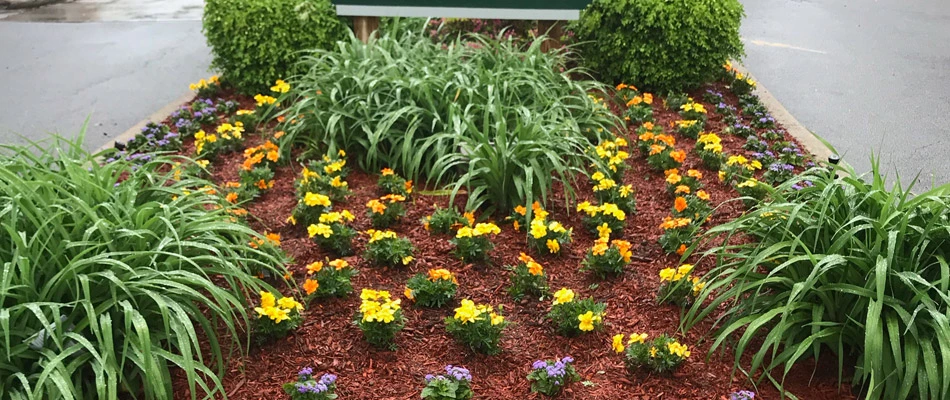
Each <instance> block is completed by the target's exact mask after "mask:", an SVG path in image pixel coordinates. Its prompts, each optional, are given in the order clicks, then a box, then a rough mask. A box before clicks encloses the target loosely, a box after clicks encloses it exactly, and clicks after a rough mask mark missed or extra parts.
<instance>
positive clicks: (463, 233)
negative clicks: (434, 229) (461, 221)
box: [455, 226, 473, 238]
mask: <svg viewBox="0 0 950 400" xmlns="http://www.w3.org/2000/svg"><path fill="white" fill-rule="evenodd" d="M472 233H473V229H472V228H469V227H467V226H463V227H461V228H459V230H458V232H455V237H457V238H466V237H472Z"/></svg>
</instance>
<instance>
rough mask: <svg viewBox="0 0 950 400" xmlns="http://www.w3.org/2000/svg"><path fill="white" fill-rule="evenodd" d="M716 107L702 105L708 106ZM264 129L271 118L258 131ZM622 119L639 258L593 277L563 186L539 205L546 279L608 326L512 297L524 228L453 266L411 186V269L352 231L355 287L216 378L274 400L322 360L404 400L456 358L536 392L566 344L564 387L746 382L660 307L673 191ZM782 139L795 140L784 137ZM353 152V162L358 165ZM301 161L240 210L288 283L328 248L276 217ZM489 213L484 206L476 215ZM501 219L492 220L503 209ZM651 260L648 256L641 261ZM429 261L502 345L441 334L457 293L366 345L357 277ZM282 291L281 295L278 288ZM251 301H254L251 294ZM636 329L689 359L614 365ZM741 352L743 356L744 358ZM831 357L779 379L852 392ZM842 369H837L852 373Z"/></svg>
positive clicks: (571, 392) (254, 140) (361, 177)
mask: <svg viewBox="0 0 950 400" xmlns="http://www.w3.org/2000/svg"><path fill="white" fill-rule="evenodd" d="M712 87H713V88H715V89H718V90H719V91H720V92H722V93H723V95H724V96H725V97H726V101H727V102H728V103H730V104H732V105H736V104H737V101H736V98H735V96H733V95H732V94H731V93H729V91H728V90H727V89H726V88H725V87H722V86H721V85H714V86H712ZM701 94H702V91H697V92H695V93H693V97H694V99H696V101H701V97H702V96H701ZM225 97H226V98H230V99H234V100H238V101H240V102H241V103H242V106H243V107H245V108H249V107H252V106H253V104H252V101H250V99H248V98H246V97H240V96H236V95H233V94H230V93H228V94H226V95H225ZM704 105H705V106H706V108H707V109H709V110H713V107H712V105H710V104H704ZM655 108H656V111H655V115H656V117H657V118H656V119H657V124H658V125H661V126H663V127H664V129H665V130H667V131H670V128H669V123H670V121H673V120H675V119H678V116H677V115H676V114H675V113H674V112H671V111H668V110H665V109H663V107H662V105H660V104H659V103H657V104H656V105H655ZM709 117H710V118H709V119H710V121H709V122H708V125H707V131H711V132H721V131H722V128H723V127H724V124H723V123H722V122H721V119H720V117H719V116H718V115H717V114H715V113H714V112H713V111H710V113H709ZM264 131H268V130H266V129H265V130H264ZM633 131H634V128H633V127H631V128H630V130H629V132H628V133H629V135H628V140H629V141H630V143H631V150H630V153H631V159H630V160H629V161H628V162H629V164H630V165H631V169H630V170H629V171H628V172H627V173H626V177H625V179H624V184H630V183H632V184H633V186H634V188H636V190H637V193H636V197H637V213H636V215H633V216H628V223H627V229H626V231H625V238H626V239H627V240H629V241H631V243H633V244H634V251H635V256H636V257H635V260H634V262H633V263H632V264H631V265H630V267H629V268H628V270H627V272H626V273H625V274H624V275H623V276H620V277H617V278H613V279H609V280H603V281H601V280H598V279H596V278H594V277H592V276H591V275H590V274H587V273H581V272H579V271H578V268H580V263H581V260H582V259H583V257H584V254H585V252H586V251H587V249H588V248H590V247H591V246H592V245H593V242H594V239H595V237H594V236H593V235H590V234H589V233H587V232H586V231H585V230H584V229H583V227H582V225H581V221H580V216H579V215H578V214H577V213H575V212H573V210H564V209H563V207H562V206H560V205H563V204H564V202H563V194H562V193H561V192H560V191H559V190H557V188H556V189H555V190H554V191H553V192H554V193H555V195H554V200H553V201H552V202H551V206H549V211H551V216H550V218H553V219H554V220H557V221H561V222H562V223H564V224H565V225H566V226H569V227H574V243H573V245H572V246H571V247H570V251H569V252H567V253H566V254H564V255H562V256H561V257H560V258H552V257H547V256H538V257H536V258H537V259H538V261H539V262H541V263H542V264H543V265H544V267H545V268H546V271H547V273H548V275H549V277H550V281H549V283H550V286H551V288H552V290H556V289H558V288H560V287H569V288H572V289H574V290H575V291H576V292H577V293H578V295H579V296H583V297H586V296H593V297H594V298H595V299H596V300H598V301H605V302H607V303H608V307H607V314H606V316H605V322H606V329H604V330H603V331H600V332H595V333H591V334H587V335H584V336H581V337H578V338H564V337H560V336H558V335H557V334H555V333H554V330H553V327H552V325H551V324H550V323H549V322H548V321H546V320H545V319H544V316H545V314H546V313H547V310H548V306H549V302H548V301H545V302H538V301H537V300H524V301H521V302H514V301H513V300H512V299H511V297H509V296H508V295H507V293H506V288H507V285H508V274H507V272H506V271H505V270H504V269H503V268H502V266H503V265H506V264H515V263H516V262H517V257H518V254H519V253H520V252H527V251H528V250H527V247H526V241H525V237H524V233H523V232H521V233H519V232H515V231H514V230H513V229H512V228H511V226H510V225H505V224H501V223H502V222H503V221H500V220H499V221H498V222H499V224H500V225H501V226H502V233H501V235H499V236H498V237H497V238H496V239H495V240H494V242H495V244H496V248H495V251H494V252H493V260H492V261H493V265H492V266H488V267H476V266H472V265H463V264H462V263H461V262H460V261H458V260H457V259H455V258H454V257H452V256H451V255H449V254H448V253H449V251H450V250H451V248H452V246H451V245H450V244H449V237H437V236H431V235H429V233H428V232H426V231H425V230H424V229H423V228H422V224H421V223H420V222H419V221H420V220H421V219H422V218H423V217H425V216H426V215H428V214H430V213H431V212H432V210H433V206H432V205H433V204H439V205H440V206H442V207H445V206H446V204H447V202H448V199H447V198H446V197H432V196H423V195H418V194H417V195H415V196H414V197H413V199H412V204H411V205H409V207H408V213H407V215H406V217H405V219H404V220H403V221H402V222H401V223H399V224H397V225H396V226H394V227H393V228H392V229H393V230H395V231H396V232H398V233H399V235H400V236H401V237H407V238H409V239H411V240H412V243H413V244H414V245H415V246H416V248H417V250H416V253H415V257H416V260H417V261H416V262H415V263H413V264H412V265H411V266H409V267H407V268H401V269H382V268H378V267H373V266H370V265H369V264H368V263H366V262H364V261H363V260H362V259H361V258H360V257H359V256H358V254H360V253H361V251H362V248H363V246H364V245H365V242H366V237H365V235H364V236H361V237H360V238H358V240H357V243H356V254H357V256H353V257H347V258H346V260H347V261H349V263H350V264H351V265H354V266H355V267H356V268H357V269H358V270H359V275H357V276H356V277H355V278H354V280H353V286H354V288H355V290H356V293H354V294H353V295H350V296H348V297H347V298H344V299H334V300H318V301H315V302H314V303H312V304H311V305H310V306H309V307H308V309H307V310H306V312H305V323H304V325H303V326H302V327H301V328H300V329H299V330H298V331H296V332H295V333H293V334H291V335H290V336H288V337H287V338H285V339H282V340H280V341H278V342H276V343H272V344H268V345H265V346H262V347H253V348H251V349H250V350H249V354H248V355H247V356H235V357H233V358H232V359H231V360H230V362H229V364H228V366H227V371H228V372H227V374H226V375H225V377H224V386H225V388H226V389H225V390H226V392H227V394H228V395H229V397H231V398H234V399H277V398H286V395H284V394H283V392H282V390H281V385H282V384H283V383H286V382H290V381H292V380H294V379H295V378H296V373H297V371H298V370H299V369H301V368H303V367H308V366H309V367H313V369H314V371H315V374H316V375H319V374H322V373H325V372H331V373H334V374H337V375H339V381H338V382H337V384H338V390H337V393H338V394H339V395H340V396H341V398H342V399H413V398H419V393H420V391H421V388H422V386H423V377H424V376H425V375H426V374H430V373H438V372H439V371H441V370H442V369H443V367H444V366H445V365H446V364H453V365H462V366H465V367H467V368H469V369H470V370H471V371H472V375H473V377H474V380H473V386H474V390H475V393H476V398H480V399H482V398H483V399H535V398H541V397H540V396H538V395H532V394H531V393H530V390H529V383H528V381H527V380H526V379H525V376H526V375H527V373H528V372H529V369H530V365H531V363H532V362H533V361H534V360H536V359H544V358H553V357H561V356H566V355H571V356H573V357H574V358H575V359H576V362H575V365H576V368H577V370H578V372H579V373H580V374H581V376H582V379H583V380H588V381H590V382H593V385H591V386H585V385H582V384H580V383H575V384H573V385H572V386H570V387H569V388H568V389H567V390H566V391H565V393H564V394H563V395H562V397H563V398H566V399H703V400H710V399H712V400H716V399H720V398H725V396H727V395H728V393H730V392H732V391H737V390H742V389H751V383H750V382H749V380H748V379H747V378H745V377H744V376H743V375H742V374H741V373H740V372H738V371H736V376H733V375H732V373H733V359H732V353H731V352H728V351H727V352H726V354H725V355H724V356H723V355H720V354H721V353H719V352H717V353H715V355H714V356H713V357H712V358H710V359H706V353H707V351H708V350H709V347H710V344H711V343H710V342H708V341H704V340H702V339H703V336H704V334H707V333H708V332H709V330H710V329H711V323H709V322H706V323H703V324H702V325H700V326H697V327H695V328H694V329H692V330H691V331H689V332H687V333H686V334H685V335H680V334H679V332H678V327H679V322H680V309H679V308H678V307H676V306H673V305H658V304H657V302H656V292H657V289H658V287H659V284H660V282H659V277H658V272H659V271H660V269H662V268H665V267H670V266H676V265H678V259H679V257H678V256H676V255H666V254H665V253H664V251H663V250H662V249H661V248H660V247H659V245H658V244H657V238H658V237H659V235H660V233H661V232H660V229H659V228H658V227H659V225H660V222H661V220H662V219H663V217H664V216H667V215H669V214H670V210H671V207H672V199H671V198H670V196H669V195H668V194H667V193H666V189H665V181H664V177H663V174H662V173H661V172H656V171H653V170H651V169H649V167H648V166H647V165H646V162H645V161H644V160H643V159H642V158H641V157H640V155H639V152H638V151H636V148H635V147H633V145H634V143H635V141H636V137H635V135H634V134H632V132H633ZM720 136H721V137H722V143H723V147H724V148H725V152H727V153H729V154H737V153H743V154H746V155H748V152H746V151H744V150H742V149H741V146H742V145H743V144H744V140H743V139H740V138H737V137H735V136H730V135H724V134H721V135H720ZM676 137H677V142H678V143H677V148H679V149H686V150H687V153H688V154H689V156H688V157H687V160H686V164H685V165H684V169H685V168H696V169H699V170H701V171H703V173H704V175H705V176H704V177H703V179H702V181H703V184H704V185H705V190H706V191H707V192H709V194H710V195H711V197H712V200H711V204H713V205H718V204H720V203H722V202H724V201H727V200H729V199H732V198H734V197H736V196H737V194H736V193H735V192H734V191H733V190H732V189H731V188H730V187H728V186H725V185H723V184H721V183H719V181H718V179H717V176H716V171H709V170H706V169H705V168H704V167H703V166H702V165H701V162H700V160H699V158H698V157H697V156H695V154H694V153H693V150H692V149H693V146H694V145H695V141H693V140H691V139H686V138H683V137H681V136H679V135H676ZM787 139H788V140H792V139H791V138H790V137H789V138H787ZM261 141H263V139H262V138H261V137H260V136H259V135H250V138H249V139H248V145H249V146H251V145H256V144H259V143H260V142H261ZM182 152H183V154H191V153H193V147H192V144H191V143H190V141H189V143H187V144H186V146H185V149H184V150H183V151H182ZM241 161H242V155H241V154H240V153H239V152H235V153H232V154H228V155H224V156H222V157H220V158H219V160H218V161H217V162H215V163H214V171H215V172H214V180H215V181H216V182H217V183H219V184H221V183H223V182H225V181H228V180H237V177H238V169H239V165H240V163H241ZM355 164H356V162H351V163H350V166H351V167H354V169H355ZM298 172H299V166H298V165H291V166H285V167H281V168H279V169H278V170H277V173H276V184H275V186H274V188H273V189H272V190H269V191H267V193H265V194H264V195H262V196H261V197H260V198H258V199H257V200H255V201H254V202H253V203H252V204H250V205H249V206H248V207H247V208H248V211H249V212H250V213H251V214H252V215H253V217H250V218H249V220H250V221H251V225H252V226H253V227H254V228H255V229H257V230H259V231H261V232H263V231H269V232H277V233H280V234H281V237H282V244H281V247H282V248H283V249H284V250H285V251H286V252H287V253H288V254H289V255H290V256H292V257H293V259H294V260H295V262H294V263H293V264H292V265H290V266H289V268H290V270H292V271H293V276H294V279H296V280H297V284H302V281H303V278H304V276H305V268H304V265H306V264H308V263H311V262H313V261H316V260H322V259H323V258H324V257H331V259H332V258H333V257H332V255H331V254H329V253H327V252H324V251H323V250H321V249H320V248H319V247H318V246H317V245H315V244H313V243H311V242H310V240H309V239H308V238H307V234H306V229H305V228H304V227H300V226H296V227H295V226H292V225H289V224H287V223H286V222H285V219H286V218H287V216H288V215H289V214H290V212H291V209H292V208H293V207H294V205H295V204H296V199H295V195H294V190H293V181H294V179H295V176H296V174H297V173H298ZM375 179H376V178H375V176H373V175H370V174H367V173H365V172H363V171H359V170H354V171H353V172H351V173H350V175H349V177H348V179H347V181H348V182H349V184H350V188H351V189H352V190H353V195H352V196H351V197H349V199H348V200H347V202H345V203H344V204H334V208H335V209H348V210H350V211H351V212H353V214H355V215H356V216H357V219H356V221H355V222H354V223H353V224H352V225H353V226H354V228H356V229H358V230H359V231H361V232H362V231H365V230H366V229H369V228H370V223H369V220H368V218H367V217H366V216H365V215H364V212H365V207H364V204H365V203H366V201H367V200H369V199H371V198H374V197H376V196H378V193H377V192H376V186H375ZM578 184H579V185H578V186H580V189H579V192H578V195H579V197H580V199H581V200H584V199H588V200H592V199H593V196H592V193H591V191H590V189H589V188H587V186H588V185H587V184H586V183H584V182H578ZM743 210H744V208H743V206H742V204H741V202H730V203H727V204H725V205H724V206H723V207H721V208H719V209H718V210H717V211H716V213H715V215H714V216H713V218H712V220H711V221H710V222H709V223H708V224H707V226H712V225H715V224H719V223H722V222H724V221H727V220H729V219H731V218H734V217H736V216H737V215H739V214H740V213H742V212H743ZM477 217H482V218H486V216H481V215H479V216H477ZM499 219H500V218H499ZM644 260H648V261H644ZM709 267H710V265H708V261H707V260H704V261H703V262H702V263H701V265H697V270H698V271H700V272H705V271H707V270H708V269H709ZM430 268H448V269H450V270H451V271H453V272H454V273H457V274H458V280H459V283H460V288H459V292H458V295H457V297H456V301H457V300H459V299H464V298H471V299H472V300H474V301H475V302H476V303H488V304H492V305H495V306H500V305H504V312H505V316H506V318H507V319H508V320H509V321H511V322H513V323H514V324H513V325H511V326H509V328H508V329H507V330H506V333H505V336H504V338H503V339H502V342H501V347H502V348H503V351H502V352H501V354H498V355H495V356H485V355H481V354H476V353H473V352H472V351H470V350H469V349H467V348H465V347H464V346H461V345H459V344H457V343H456V342H455V341H454V340H453V339H452V338H451V337H450V336H449V335H448V334H447V333H446V332H445V329H444V325H443V322H442V320H443V319H444V318H445V317H446V316H449V315H451V314H452V309H453V308H454V307H455V304H452V305H449V306H446V307H445V308H443V309H436V310H432V309H420V308H416V307H413V306H412V304H411V302H408V301H406V300H404V303H403V306H404V313H405V316H406V318H407V322H406V328H405V329H404V330H403V331H402V332H401V333H399V334H398V335H397V338H396V344H397V345H398V346H399V349H398V350H396V351H392V352H391V351H382V350H377V349H375V348H373V347H371V346H370V345H368V344H367V343H366V342H365V341H364V340H363V338H362V333H361V332H360V330H359V329H358V328H357V327H355V326H354V325H353V324H352V323H351V320H352V317H353V314H354V312H355V310H356V309H357V308H358V306H359V301H360V300H359V296H358V293H359V291H360V289H362V288H374V289H387V290H390V291H391V292H392V293H393V294H397V295H401V293H402V292H403V288H404V284H405V282H406V280H407V279H409V277H410V276H412V275H413V274H416V273H424V272H425V271H427V270H428V269H430ZM285 292H287V293H290V292H291V290H290V289H287V290H286V291H285ZM256 301H258V299H256V298H254V299H251V302H252V303H253V302H256ZM632 332H646V333H648V334H650V336H651V337H655V336H657V335H660V334H663V333H666V334H672V335H677V337H679V340H680V341H681V342H683V343H685V344H687V345H688V346H689V347H690V350H691V351H692V357H691V358H690V359H689V360H688V361H687V362H686V363H684V365H683V366H682V367H681V368H680V369H678V370H677V371H675V372H673V373H672V374H670V375H657V374H651V373H646V372H642V373H635V374H631V373H629V372H627V370H626V369H625V368H624V364H623V360H622V357H621V355H620V354H616V353H614V352H613V350H612V349H611V347H610V343H611V336H612V335H614V334H617V333H632ZM749 362H750V360H749V357H747V356H746V357H744V358H743V364H744V365H748V364H749ZM836 371H837V367H836V362H835V359H834V358H833V357H831V356H825V357H823V358H822V360H821V363H820V364H819V365H818V366H814V365H813V364H811V363H810V362H804V363H802V365H800V366H799V367H796V368H795V369H794V370H793V371H792V373H791V374H790V376H789V378H788V379H787V380H786V382H785V387H786V389H787V390H788V391H789V392H791V393H794V394H795V395H797V396H798V397H799V398H801V399H808V400H817V399H853V398H854V396H852V395H851V394H850V390H849V387H848V386H847V385H845V386H844V387H843V388H842V389H841V390H840V392H839V389H838V386H837V375H836V374H837V372H836ZM849 375H850V374H849V373H846V375H845V376H849ZM173 379H174V383H175V384H174V387H175V390H176V394H175V398H177V399H186V398H190V393H189V392H188V385H187V384H186V383H185V381H184V377H183V376H182V374H176V376H174V378H173ZM758 389H759V391H758V394H757V396H756V399H760V398H761V399H766V400H771V399H778V398H780V395H779V393H778V391H777V390H776V389H775V388H773V387H772V385H771V384H770V383H768V381H767V380H763V381H762V384H761V385H760V387H759V388H758Z"/></svg>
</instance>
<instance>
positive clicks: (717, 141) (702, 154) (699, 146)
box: [696, 133, 722, 171]
mask: <svg viewBox="0 0 950 400" xmlns="http://www.w3.org/2000/svg"><path fill="white" fill-rule="evenodd" d="M696 154H697V155H699V159H700V160H702V161H703V165H705V166H706V168H709V169H711V170H714V171H715V170H719V167H720V166H721V165H722V139H721V138H720V137H719V135H716V134H715V133H704V134H700V135H699V139H697V140H696Z"/></svg>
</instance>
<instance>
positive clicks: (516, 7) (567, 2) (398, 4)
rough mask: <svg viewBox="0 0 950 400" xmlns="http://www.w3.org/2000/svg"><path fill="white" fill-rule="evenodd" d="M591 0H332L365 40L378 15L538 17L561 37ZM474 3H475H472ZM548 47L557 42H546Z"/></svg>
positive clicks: (553, 34)
mask: <svg viewBox="0 0 950 400" xmlns="http://www.w3.org/2000/svg"><path fill="white" fill-rule="evenodd" d="M590 2H591V0H481V1H479V2H477V3H476V2H473V1H470V0H333V4H335V5H336V12H337V15H342V16H352V17H353V27H354V30H355V31H356V36H357V37H359V38H360V40H362V41H364V42H366V41H367V40H369V37H370V35H371V34H372V33H373V31H375V30H377V29H379V17H426V18H483V19H521V20H538V21H539V23H538V28H539V30H540V31H541V32H549V36H551V38H552V40H550V41H556V40H557V38H559V37H560V31H561V25H562V24H561V23H559V22H558V21H564V20H576V19H578V18H580V12H581V10H582V9H584V8H586V7H587V5H588V4H590ZM473 3H474V4H473ZM544 45H545V46H543V47H547V48H551V47H554V46H555V45H557V43H548V42H545V43H544Z"/></svg>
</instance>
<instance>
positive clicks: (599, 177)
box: [590, 171, 605, 181]
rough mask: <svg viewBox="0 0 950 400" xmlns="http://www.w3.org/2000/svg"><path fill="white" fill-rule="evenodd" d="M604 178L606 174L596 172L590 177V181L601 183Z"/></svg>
mask: <svg viewBox="0 0 950 400" xmlns="http://www.w3.org/2000/svg"><path fill="white" fill-rule="evenodd" d="M604 178H605V176H604V173H603V172H600V171H597V172H594V174H593V175H591V176H590V179H591V180H593V181H601V180H603V179H604Z"/></svg>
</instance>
